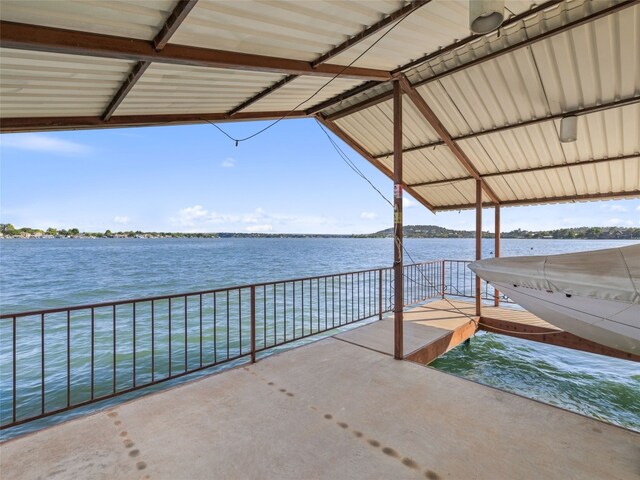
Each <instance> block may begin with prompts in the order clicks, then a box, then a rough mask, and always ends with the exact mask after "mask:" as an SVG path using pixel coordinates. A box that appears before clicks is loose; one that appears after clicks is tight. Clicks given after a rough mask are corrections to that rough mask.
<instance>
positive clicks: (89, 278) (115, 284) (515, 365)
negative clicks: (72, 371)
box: [0, 238, 640, 430]
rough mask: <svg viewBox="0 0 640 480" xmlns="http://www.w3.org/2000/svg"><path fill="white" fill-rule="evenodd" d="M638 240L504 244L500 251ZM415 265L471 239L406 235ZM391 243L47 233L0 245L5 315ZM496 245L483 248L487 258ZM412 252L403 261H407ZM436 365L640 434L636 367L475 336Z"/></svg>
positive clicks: (381, 251)
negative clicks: (50, 235)
mask: <svg viewBox="0 0 640 480" xmlns="http://www.w3.org/2000/svg"><path fill="white" fill-rule="evenodd" d="M630 243H633V242H623V241H570V240H508V239H506V240H503V241H502V254H503V256H514V255H530V254H551V253H564V252H571V251H581V250H592V249H598V248H610V247H613V246H621V245H625V244H630ZM405 244H406V247H407V249H408V251H409V253H410V254H411V257H412V258H413V259H414V260H415V261H426V260H432V259H442V258H448V259H472V258H473V256H474V240H473V239H442V240H441V239H407V240H406V241H405ZM392 247H393V243H392V240H391V239H275V238H274V239H149V240H147V239H101V240H86V239H50V240H2V241H0V265H1V267H2V268H1V269H0V308H1V311H2V313H10V312H18V311H24V310H33V309H40V308H53V307H61V306H69V305H76V304H85V303H96V302H101V301H111V300H118V299H127V298H138V297H145V296H151V295H163V294H173V293H179V292H188V291H194V290H204V289H212V288H218V287H223V286H229V285H238V284H245V283H254V282H259V281H270V280H282V279H287V278H294V277H302V276H313V275H321V274H329V273H337V272H342V271H349V270H360V269H366V268H373V267H383V266H389V265H391V261H392V255H393V249H392ZM492 249H493V241H492V240H486V241H485V242H484V244H483V250H484V256H490V254H491V251H492ZM410 261H411V259H410V258H405V262H407V263H410ZM433 366H434V367H436V368H438V369H441V370H444V371H447V372H450V373H454V374H456V375H460V376H462V377H466V378H470V379H473V380H475V381H478V382H480V383H484V384H487V385H491V386H495V387H497V388H500V389H503V390H508V391H512V392H515V393H518V394H521V395H524V396H527V397H530V398H535V399H538V400H541V401H543V402H547V403H550V404H553V405H557V406H560V407H563V408H566V409H570V410H573V411H576V412H580V413H583V414H586V415H589V416H592V417H595V418H600V419H603V420H606V421H608V422H612V423H616V424H619V425H622V426H625V427H627V428H632V429H635V430H640V367H639V366H638V365H637V364H634V363H632V362H626V361H622V360H615V359H610V358H606V357H601V356H597V355H591V354H586V353H580V352H576V351H572V350H568V349H563V348H558V347H552V346H548V345H543V344H538V343H533V342H527V341H523V340H518V339H513V338H510V337H504V336H500V335H493V334H484V333H481V334H478V335H477V336H476V337H475V338H474V339H473V340H472V342H471V345H470V346H464V347H459V348H456V349H454V350H453V351H452V352H450V353H448V354H447V355H445V356H444V357H442V358H441V359H439V360H437V361H436V362H435V363H434V364H433Z"/></svg>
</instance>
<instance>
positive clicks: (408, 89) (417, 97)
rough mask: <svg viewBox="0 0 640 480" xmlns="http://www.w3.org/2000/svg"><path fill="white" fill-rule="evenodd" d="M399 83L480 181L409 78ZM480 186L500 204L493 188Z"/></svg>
mask: <svg viewBox="0 0 640 480" xmlns="http://www.w3.org/2000/svg"><path fill="white" fill-rule="evenodd" d="M398 82H399V83H400V85H401V86H402V90H404V92H405V93H406V94H407V96H408V97H409V98H410V99H411V101H412V102H413V104H414V105H415V106H416V108H417V109H418V111H419V112H420V113H421V114H422V116H423V117H424V118H425V119H426V120H427V122H429V124H430V125H431V126H432V127H433V129H434V130H435V131H436V133H437V134H438V135H439V136H440V138H442V140H443V141H444V143H445V144H446V145H447V147H449V150H451V153H453V155H454V156H455V157H456V158H457V159H458V161H459V162H460V163H461V164H462V166H463V167H464V168H465V169H466V170H467V172H469V174H470V175H471V176H472V177H473V178H475V179H476V180H480V173H479V172H478V170H477V169H476V168H475V167H474V166H473V164H472V163H471V160H469V157H467V155H466V154H465V153H464V152H463V151H462V149H461V148H460V147H459V146H458V144H457V143H456V142H455V141H454V140H453V139H452V138H451V134H450V133H449V132H448V131H447V129H446V128H445V127H444V125H443V124H442V122H440V120H439V119H438V117H437V116H436V114H435V113H434V112H433V110H431V107H429V105H427V102H425V100H424V98H422V96H421V95H420V94H419V93H418V91H417V90H415V89H414V88H413V87H412V86H411V84H410V83H409V80H407V77H405V76H404V75H402V76H401V77H400V78H399V79H398ZM394 98H395V96H394ZM401 148H402V146H401ZM395 155H397V152H394V156H395ZM480 185H481V186H482V188H483V189H484V191H485V192H486V194H487V195H488V196H489V198H491V200H492V201H493V202H495V203H496V204H499V203H500V199H498V196H497V195H496V194H495V193H494V191H493V190H492V189H491V187H489V186H488V185H487V184H485V183H484V182H480Z"/></svg>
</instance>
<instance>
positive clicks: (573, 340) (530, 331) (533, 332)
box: [480, 317, 640, 362]
mask: <svg viewBox="0 0 640 480" xmlns="http://www.w3.org/2000/svg"><path fill="white" fill-rule="evenodd" d="M480 321H481V324H480V329H481V330H485V331H487V332H493V333H498V334H500V335H509V336H511V337H516V338H523V339H525V340H533V341H534V342H540V343H548V344H550V345H556V346H559V347H566V348H572V349H574V350H581V351H583V352H589V353H597V354H599V355H606V356H608V357H614V358H622V359H624V360H631V361H634V362H640V355H634V354H633V353H628V352H622V351H620V350H615V349H613V348H610V347H605V346H604V345H600V344H598V343H595V342H592V341H590V340H586V339H584V338H581V337H578V336H576V335H573V334H571V333H569V332H563V331H561V330H559V329H553V328H545V327H540V326H537V325H525V324H522V323H516V322H509V321H507V320H501V319H497V318H490V317H482V318H481V319H480ZM492 327H495V328H492ZM545 333H549V335H544V334H545ZM541 334H542V335H541Z"/></svg>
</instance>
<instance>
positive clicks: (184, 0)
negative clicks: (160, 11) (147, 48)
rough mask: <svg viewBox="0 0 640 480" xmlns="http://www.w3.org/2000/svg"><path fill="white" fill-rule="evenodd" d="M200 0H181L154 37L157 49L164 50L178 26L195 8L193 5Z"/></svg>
mask: <svg viewBox="0 0 640 480" xmlns="http://www.w3.org/2000/svg"><path fill="white" fill-rule="evenodd" d="M196 3H198V0H179V1H178V4H177V5H176V7H175V8H174V9H173V12H171V15H169V18H168V19H167V21H166V22H165V24H164V25H163V26H162V28H161V29H160V31H159V32H158V34H157V35H156V37H155V38H154V39H153V45H154V46H155V49H156V50H162V49H163V48H164V47H165V46H166V45H167V43H169V40H170V39H171V37H172V36H173V34H174V33H176V30H178V27H179V26H180V25H181V24H182V22H184V20H185V18H187V15H189V13H190V12H191V10H193V7H195V6H196Z"/></svg>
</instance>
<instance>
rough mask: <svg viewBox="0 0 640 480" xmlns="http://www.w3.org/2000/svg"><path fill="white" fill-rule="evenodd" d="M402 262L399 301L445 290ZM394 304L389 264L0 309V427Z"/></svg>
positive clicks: (427, 267) (431, 272)
mask: <svg viewBox="0 0 640 480" xmlns="http://www.w3.org/2000/svg"><path fill="white" fill-rule="evenodd" d="M443 267H444V264H443V263H442V262H441V261H435V262H426V263H420V264H413V265H406V266H405V267H404V285H405V289H404V303H405V305H412V304H416V303H420V302H422V301H425V300H428V299H430V298H435V297H438V296H440V295H441V294H442V289H441V288H440V286H441V285H442V281H443V278H444V277H443V275H442V272H443V270H442V268H443ZM392 309H393V271H392V269H391V268H380V269H371V270H361V271H356V272H347V273H339V274H334V275H322V276H316V277H307V278H299V279H293V280H285V281H278V282H265V283H256V284H252V285H244V286H235V287H227V288H220V289H215V290H207V291H198V292H189V293H181V294H175V295H166V296H157V297H147V298H137V299H131V300H122V301H116V302H105V303H96V304H91V305H81V306H73V307H65V308H54V309H47V310H36V311H30V312H20V313H11V314H3V315H0V360H1V362H0V365H1V366H0V399H1V403H2V409H1V410H0V429H5V428H9V427H13V426H17V425H20V424H23V423H26V422H29V421H33V420H36V419H39V418H43V417H47V416H50V415H54V414H57V413H62V412H64V411H67V410H70V409H73V408H77V407H80V406H84V405H87V404H90V403H93V402H97V401H101V400H105V399H108V398H112V397H115V396H117V395H122V394H125V393H128V392H132V391H134V390H137V389H140V388H144V387H148V386H150V385H155V384H158V383H162V382H165V381H167V380H170V379H175V378H178V377H181V376H183V375H187V374H190V373H193V372H197V371H200V370H204V369H207V368H210V367H213V366H216V365H220V364H223V363H226V362H231V361H233V360H237V359H240V358H243V357H250V358H251V360H252V361H255V360H256V354H258V353H260V352H264V351H266V350H268V349H271V348H273V347H276V346H281V345H285V344H288V343H290V342H294V341H298V340H301V339H304V338H307V337H310V336H312V335H316V334H318V333H322V332H326V331H329V330H331V329H334V328H338V327H341V326H344V325H349V324H352V323H355V322H358V321H361V320H364V319H367V318H371V317H375V316H378V317H380V318H382V315H383V314H384V313H386V312H390V311H391V310H392Z"/></svg>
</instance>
